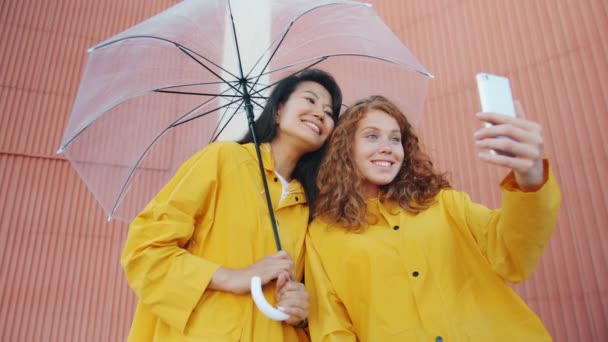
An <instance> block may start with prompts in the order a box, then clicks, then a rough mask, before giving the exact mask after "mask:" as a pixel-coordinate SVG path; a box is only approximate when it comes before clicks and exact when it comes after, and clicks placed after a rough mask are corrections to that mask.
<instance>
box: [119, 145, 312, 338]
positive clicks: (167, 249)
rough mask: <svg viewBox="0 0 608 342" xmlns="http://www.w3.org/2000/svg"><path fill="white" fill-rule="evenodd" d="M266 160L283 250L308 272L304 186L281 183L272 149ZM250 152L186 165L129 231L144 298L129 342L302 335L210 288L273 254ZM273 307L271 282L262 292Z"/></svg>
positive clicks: (131, 271)
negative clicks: (226, 273) (227, 272)
mask: <svg viewBox="0 0 608 342" xmlns="http://www.w3.org/2000/svg"><path fill="white" fill-rule="evenodd" d="M261 149H262V160H263V161H264V166H265V168H266V176H267V177H268V180H269V184H268V185H269V188H270V193H271V196H272V199H273V202H274V203H273V204H274V208H275V213H276V217H277V221H278V224H279V233H280V238H281V243H282V247H283V249H284V250H286V251H287V252H289V254H290V255H291V257H292V258H293V260H294V263H295V267H296V273H297V277H298V279H300V278H301V276H302V273H303V269H304V254H303V253H304V248H303V246H304V237H305V233H306V226H307V223H308V206H307V204H306V198H305V195H304V189H303V188H302V186H301V185H300V183H299V182H297V181H292V182H291V183H290V184H289V187H288V189H287V190H288V194H287V196H286V197H285V198H284V199H283V200H282V201H281V202H280V203H278V201H279V199H280V197H281V191H282V185H281V183H280V182H279V181H278V179H277V178H276V176H275V173H274V164H273V159H272V154H271V151H270V145H269V144H263V145H262V146H261ZM276 252H277V250H276V246H275V242H274V237H273V233H272V228H271V225H270V220H269V215H268V209H267V206H266V202H265V197H264V192H263V186H262V180H261V176H260V170H259V166H258V161H257V158H256V153H255V148H254V146H253V144H245V145H239V144H237V143H233V142H222V143H214V144H211V145H209V146H208V147H207V148H205V149H204V150H202V151H201V152H199V153H197V154H196V155H194V156H193V157H192V158H191V159H190V160H188V161H187V162H186V163H185V164H184V165H182V167H181V168H180V170H179V171H178V172H177V174H176V175H175V176H174V177H173V179H172V180H171V181H170V182H169V183H168V184H167V185H166V186H165V187H164V188H163V189H162V190H161V192H160V193H159V194H158V195H157V196H156V197H155V198H154V199H153V200H152V201H151V202H150V203H149V204H148V205H147V206H146V208H145V209H144V210H143V211H142V212H141V213H140V214H139V216H138V217H137V218H136V219H135V220H134V221H133V222H132V223H131V226H130V229H129V235H128V237H127V241H126V245H125V247H124V251H123V254H122V258H121V262H122V265H123V267H124V270H125V273H126V276H127V280H128V282H129V285H130V286H131V287H132V288H133V290H134V291H135V293H136V294H137V296H138V297H139V303H138V305H137V309H136V312H135V316H134V319H133V323H132V327H131V332H130V335H129V341H162V342H170V341H263V342H267V341H299V340H307V338H306V336H305V334H304V332H303V331H302V329H296V328H294V327H292V326H290V325H287V324H283V323H281V322H275V321H272V320H270V319H269V318H266V317H265V316H264V315H263V314H262V313H260V312H259V311H258V310H257V308H256V307H255V305H254V303H253V300H252V298H251V295H249V294H244V295H235V294H232V293H226V292H220V291H212V290H207V289H206V288H207V286H208V284H209V282H210V281H211V278H212V276H213V274H214V273H215V271H216V270H217V269H218V268H219V267H220V266H224V267H228V268H243V267H247V266H250V265H251V264H253V263H255V262H257V261H259V260H260V259H262V258H263V257H265V256H267V255H270V254H274V253H276ZM264 292H265V295H266V298H267V299H268V300H269V301H270V302H271V303H274V292H275V291H274V283H272V284H269V285H267V286H265V287H264Z"/></svg>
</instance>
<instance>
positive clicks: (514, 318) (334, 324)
mask: <svg viewBox="0 0 608 342" xmlns="http://www.w3.org/2000/svg"><path fill="white" fill-rule="evenodd" d="M545 180H546V181H545V183H544V184H543V186H542V187H541V188H540V189H538V190H536V191H534V192H524V191H521V190H519V188H518V187H517V183H516V182H515V179H514V176H513V174H512V173H511V174H510V175H508V176H507V178H506V179H505V180H503V182H502V183H501V187H502V188H503V207H502V209H497V210H489V209H487V208H486V207H484V206H481V205H479V204H476V203H473V202H471V200H470V198H469V197H468V196H467V195H466V194H464V193H461V192H457V191H454V190H450V189H445V190H442V191H441V192H440V193H439V194H438V195H437V198H436V199H437V201H436V203H435V204H434V205H432V206H431V207H430V208H428V209H427V210H425V211H423V212H421V213H419V214H418V215H412V214H409V213H407V212H405V211H403V210H399V208H397V207H396V206H395V205H394V204H392V205H383V204H382V203H380V202H378V200H371V201H370V202H369V208H370V211H371V212H372V213H374V214H375V216H376V217H377V219H378V221H377V223H376V224H373V225H370V226H369V228H367V229H366V230H364V231H363V232H362V233H349V232H347V231H345V230H343V229H340V228H338V227H329V226H328V224H326V223H323V222H322V221H321V220H315V221H314V222H313V223H312V225H311V226H310V227H309V235H308V236H307V240H306V253H307V254H306V255H307V256H306V259H307V260H306V286H307V288H308V291H309V293H310V295H311V298H310V301H311V307H310V313H309V326H310V332H311V341H313V342H317V341H355V340H356V337H355V335H356V336H358V338H359V341H371V342H375V341H382V342H390V341H399V342H401V341H433V342H435V341H437V342H440V341H443V342H465V341H467V342H468V341H509V342H511V341H518V342H523V341H534V342H538V341H551V337H550V336H549V334H548V333H547V331H546V330H545V328H544V327H543V325H542V323H541V321H540V320H539V318H538V317H537V316H536V315H535V314H534V313H533V312H532V311H531V310H530V309H529V308H528V307H527V306H526V304H525V303H524V302H523V301H522V300H521V299H520V298H519V297H518V296H517V294H516V293H515V292H514V291H513V290H512V289H511V288H510V287H509V286H508V285H507V284H506V281H508V282H512V283H517V282H520V281H522V280H523V279H525V278H526V277H528V276H529V275H530V273H531V272H532V271H533V269H534V266H535V264H536V263H537V261H538V259H539V258H540V256H541V253H542V251H543V249H544V247H545V245H546V244H547V241H548V240H549V237H550V235H551V233H552V231H553V228H554V227H555V224H556V221H557V213H558V210H559V205H560V200H561V194H560V192H559V188H558V186H557V183H556V182H555V179H554V177H553V175H551V172H550V171H549V166H548V163H547V162H545Z"/></svg>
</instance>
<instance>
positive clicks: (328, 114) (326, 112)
mask: <svg viewBox="0 0 608 342" xmlns="http://www.w3.org/2000/svg"><path fill="white" fill-rule="evenodd" d="M332 114H333V113H332V112H330V111H328V110H326V111H325V115H327V116H330V117H333V115H332Z"/></svg>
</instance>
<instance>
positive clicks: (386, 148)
mask: <svg viewBox="0 0 608 342" xmlns="http://www.w3.org/2000/svg"><path fill="white" fill-rule="evenodd" d="M378 152H380V153H384V154H391V153H393V148H392V146H391V144H390V141H388V140H387V139H383V140H382V142H381V143H380V150H379V151H378Z"/></svg>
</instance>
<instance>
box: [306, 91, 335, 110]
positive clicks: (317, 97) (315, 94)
mask: <svg viewBox="0 0 608 342" xmlns="http://www.w3.org/2000/svg"><path fill="white" fill-rule="evenodd" d="M304 92H305V93H309V94H311V95H313V96H314V97H315V98H316V99H317V100H319V99H320V98H319V95H317V93H315V92H314V91H312V90H304ZM323 107H329V108H330V109H332V106H331V104H324V105H323Z"/></svg>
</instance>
